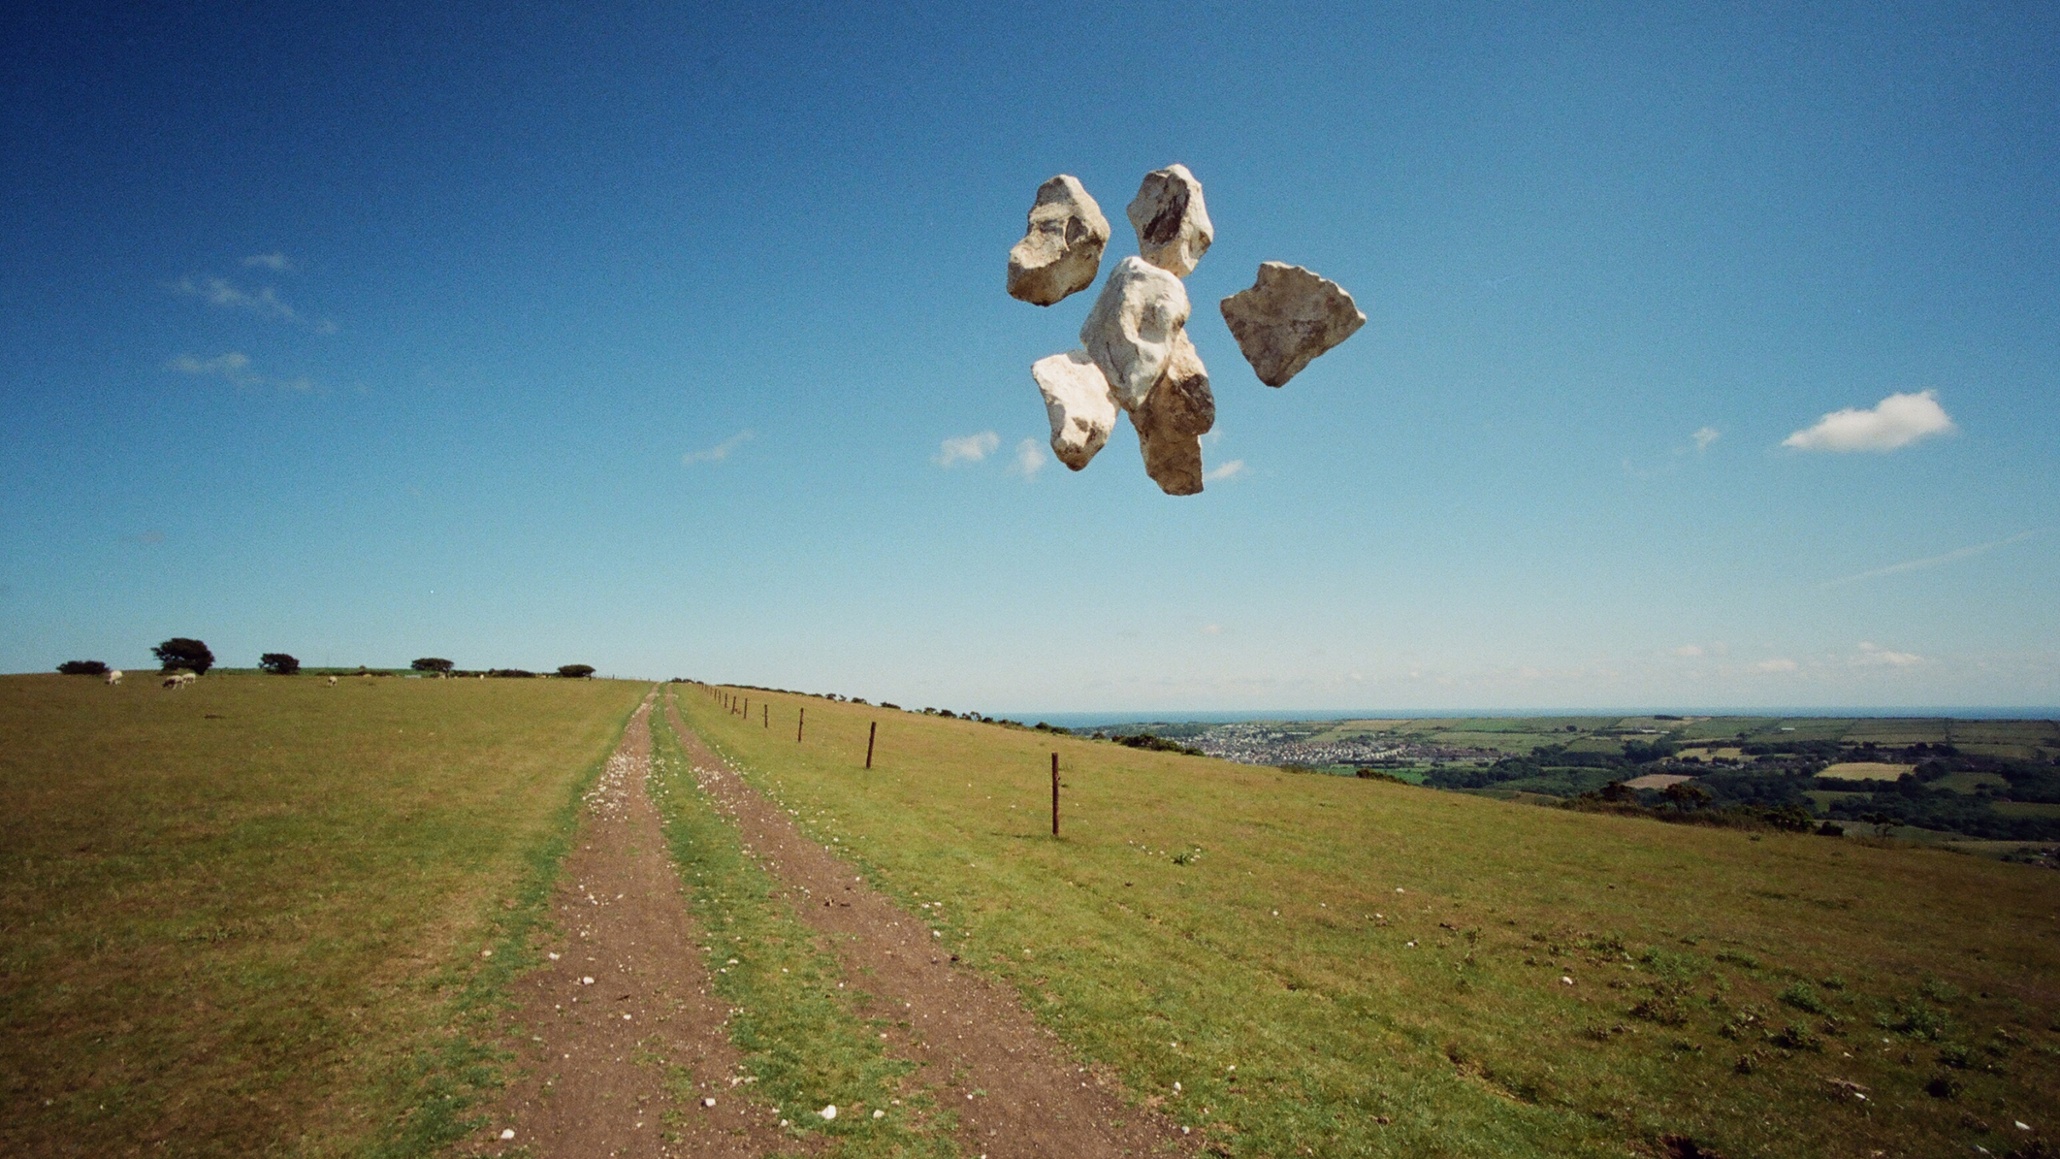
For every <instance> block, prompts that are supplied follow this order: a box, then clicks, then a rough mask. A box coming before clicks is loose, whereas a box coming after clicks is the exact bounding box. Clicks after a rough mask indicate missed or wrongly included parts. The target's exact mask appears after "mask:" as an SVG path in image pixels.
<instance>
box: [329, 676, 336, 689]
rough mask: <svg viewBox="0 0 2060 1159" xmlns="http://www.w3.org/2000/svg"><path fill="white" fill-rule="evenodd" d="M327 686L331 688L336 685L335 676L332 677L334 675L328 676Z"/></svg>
mask: <svg viewBox="0 0 2060 1159" xmlns="http://www.w3.org/2000/svg"><path fill="white" fill-rule="evenodd" d="M329 687H331V688H334V687H336V677H334V676H331V677H330V678H329Z"/></svg>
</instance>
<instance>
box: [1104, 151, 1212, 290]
mask: <svg viewBox="0 0 2060 1159" xmlns="http://www.w3.org/2000/svg"><path fill="white" fill-rule="evenodd" d="M1124 215H1125V216H1127V217H1128V218H1130V226H1131V228H1132V229H1135V230H1136V231H1137V252H1139V253H1141V254H1143V255H1144V260H1146V261H1148V262H1150V263H1152V264H1153V265H1155V266H1157V267H1159V268H1160V269H1162V270H1169V271H1171V272H1173V273H1174V274H1177V275H1179V276H1180V277H1183V278H1184V277H1186V276H1188V275H1189V274H1191V273H1194V272H1195V266H1196V264H1197V263H1199V262H1200V261H1201V260H1202V255H1203V254H1205V253H1208V252H1209V243H1210V242H1213V241H1215V240H1216V227H1215V226H1214V225H1212V224H1210V222H1209V210H1208V207H1207V206H1205V205H1204V204H1202V183H1201V182H1199V181H1196V180H1195V175H1194V174H1192V173H1189V172H1188V171H1187V166H1185V165H1168V166H1166V167H1165V168H1164V169H1154V170H1152V171H1151V172H1150V173H1147V174H1145V175H1144V184H1142V185H1140V186H1138V188H1137V196H1136V197H1133V198H1131V199H1130V207H1129V208H1128V209H1126V210H1124Z"/></svg>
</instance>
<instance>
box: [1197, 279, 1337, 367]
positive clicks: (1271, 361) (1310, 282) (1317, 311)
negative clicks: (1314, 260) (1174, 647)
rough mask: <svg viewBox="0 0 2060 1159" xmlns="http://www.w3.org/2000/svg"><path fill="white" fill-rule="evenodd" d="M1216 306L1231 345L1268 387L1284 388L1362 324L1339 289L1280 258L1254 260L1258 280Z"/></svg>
mask: <svg viewBox="0 0 2060 1159" xmlns="http://www.w3.org/2000/svg"><path fill="white" fill-rule="evenodd" d="M1222 306H1223V321H1224V322H1225V323H1227V324H1228V325H1229V326H1230V333H1231V336H1232V337H1234V338H1236V339H1237V348H1238V349H1239V350H1242V351H1243V352H1244V355H1245V361H1246V362H1249V363H1251V364H1252V371H1253V373H1255V374H1257V375H1258V376H1259V381H1260V382H1263V383H1265V384H1266V385H1268V386H1286V385H1287V381H1288V379H1290V378H1293V377H1294V376H1295V375H1297V374H1299V373H1301V371H1302V368H1303V367H1305V366H1307V365H1309V363H1310V362H1312V361H1314V360H1315V358H1316V356H1317V355H1319V354H1322V353H1323V352H1324V351H1326V350H1329V349H1330V348H1331V347H1333V346H1336V345H1337V344H1338V343H1340V342H1343V341H1344V340H1345V339H1347V338H1350V337H1351V336H1352V335H1353V334H1354V333H1356V332H1358V330H1359V328H1360V327H1361V326H1364V325H1366V315H1364V314H1362V313H1360V312H1359V307H1358V306H1357V305H1356V304H1355V303H1354V302H1353V301H1352V295H1350V294H1348V293H1346V292H1345V290H1344V287H1342V286H1340V285H1338V284H1337V283H1336V282H1333V281H1331V280H1329V279H1328V278H1321V277H1318V276H1317V275H1315V274H1313V273H1311V272H1309V271H1308V270H1305V269H1303V268H1302V267H1300V266H1291V265H1288V264H1287V263H1286V262H1261V263H1259V280H1258V281H1256V282H1254V283H1253V284H1252V288H1251V289H1249V290H1240V291H1238V292H1237V293H1235V294H1232V295H1231V296H1230V297H1228V298H1225V299H1223V303H1222Z"/></svg>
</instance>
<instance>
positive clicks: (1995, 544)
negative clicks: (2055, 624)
mask: <svg viewBox="0 0 2060 1159" xmlns="http://www.w3.org/2000/svg"><path fill="white" fill-rule="evenodd" d="M2037 534H2038V532H2036V531H2020V532H2018V533H2017V534H2015V535H2011V536H2006V537H2004V538H2002V539H1997V540H1993V541H1991V542H1988V543H1977V544H1975V545H1974V546H1972V547H1956V548H1954V549H1953V550H1951V551H1949V552H1946V553H1945V554H1944V555H1927V556H1925V557H1924V558H1923V559H1906V560H1904V561H1903V562H1901V563H1892V564H1889V565H1888V566H1887V567H1877V568H1875V569H1874V570H1872V571H1863V572H1860V573H1859V574H1857V575H1849V576H1841V577H1839V578H1838V579H1835V580H1827V581H1825V582H1824V583H1822V584H1820V585H1818V588H1819V590H1820V591H1821V590H1825V589H1829V588H1838V587H1844V586H1845V585H1847V584H1856V583H1859V582H1861V581H1862V580H1870V579H1879V578H1881V577H1882V576H1885V575H1897V574H1899V573H1902V572H1906V571H1923V570H1924V569H1925V568H1928V567H1938V566H1940V565H1941V564H1948V563H1952V562H1953V561H1955V560H1961V559H1967V558H1969V557H1971V556H1977V555H1981V554H1982V553H1984V552H1990V551H1994V550H1995V549H1997V548H1999V547H2007V546H2009V545H2010V544H2013V543H2022V542H2024V541H2025V540H2027V539H2030V538H2031V537H2032V536H2034V535H2037Z"/></svg>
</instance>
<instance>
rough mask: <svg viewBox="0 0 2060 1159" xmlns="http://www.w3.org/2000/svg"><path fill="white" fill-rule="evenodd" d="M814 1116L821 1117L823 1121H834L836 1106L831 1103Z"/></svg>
mask: <svg viewBox="0 0 2060 1159" xmlns="http://www.w3.org/2000/svg"><path fill="white" fill-rule="evenodd" d="M816 1114H818V1115H821V1116H822V1117H823V1118H825V1119H834V1118H836V1117H837V1104H835V1103H831V1104H830V1105H829V1106H827V1107H824V1108H823V1109H822V1110H820V1111H817V1112H816Z"/></svg>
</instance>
